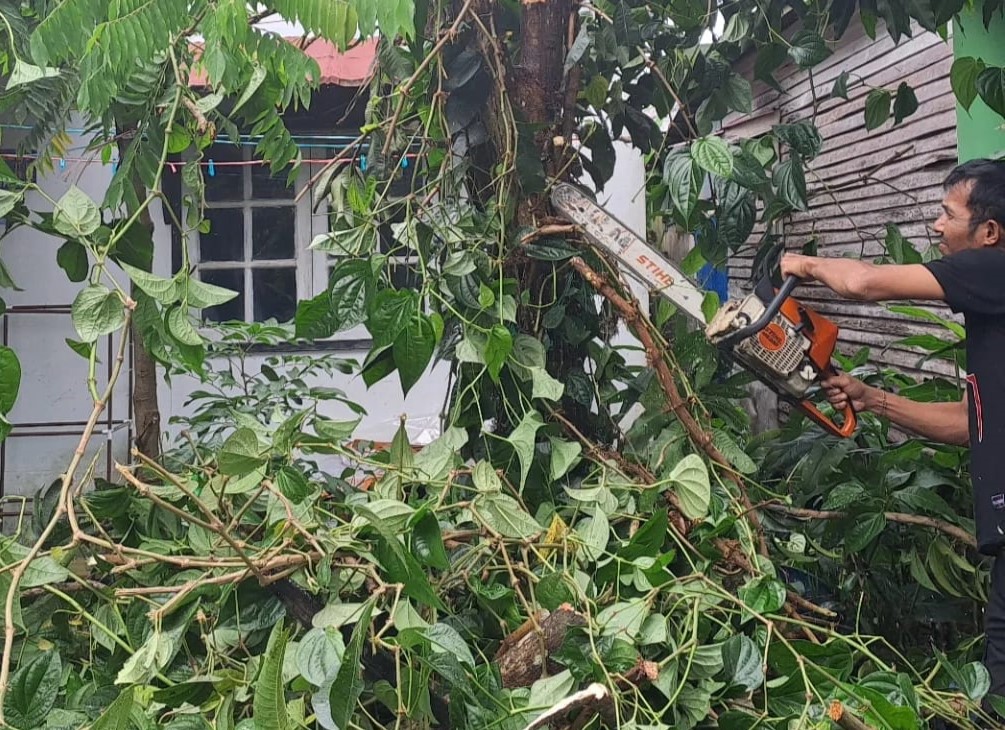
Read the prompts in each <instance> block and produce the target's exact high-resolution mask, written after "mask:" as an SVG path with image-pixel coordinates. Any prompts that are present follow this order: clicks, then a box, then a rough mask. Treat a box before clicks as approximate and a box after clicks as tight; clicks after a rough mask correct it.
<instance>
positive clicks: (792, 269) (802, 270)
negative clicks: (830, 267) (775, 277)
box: [781, 253, 816, 281]
mask: <svg viewBox="0 0 1005 730" xmlns="http://www.w3.org/2000/svg"><path fill="white" fill-rule="evenodd" d="M814 263H816V257H814V256H803V255H802V254H798V253H787V254H785V255H783V256H782V263H781V267H782V278H786V277H789V276H795V277H798V278H800V279H802V280H803V281H812V280H813V278H814V277H813V274H812V272H811V269H812V267H813V264H814Z"/></svg>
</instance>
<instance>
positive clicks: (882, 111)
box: [865, 89, 893, 131]
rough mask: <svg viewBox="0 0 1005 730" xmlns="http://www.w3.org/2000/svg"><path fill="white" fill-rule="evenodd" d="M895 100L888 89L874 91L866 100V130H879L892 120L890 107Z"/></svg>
mask: <svg viewBox="0 0 1005 730" xmlns="http://www.w3.org/2000/svg"><path fill="white" fill-rule="evenodd" d="M892 101H893V99H892V97H891V96H890V92H889V91H887V90H886V89H873V90H872V91H870V92H869V95H868V96H867V97H866V98H865V128H866V129H868V130H870V131H871V130H873V129H877V128H879V127H881V126H883V124H885V123H886V120H887V119H889V118H890V105H891V103H892Z"/></svg>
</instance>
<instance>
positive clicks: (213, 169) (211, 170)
mask: <svg viewBox="0 0 1005 730" xmlns="http://www.w3.org/2000/svg"><path fill="white" fill-rule="evenodd" d="M209 176H210V177H216V165H214V164H213V160H212V159H210V161H209Z"/></svg>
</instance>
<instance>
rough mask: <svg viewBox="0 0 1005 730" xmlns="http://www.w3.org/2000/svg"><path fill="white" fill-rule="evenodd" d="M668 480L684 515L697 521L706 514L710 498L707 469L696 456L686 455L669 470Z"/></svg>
mask: <svg viewBox="0 0 1005 730" xmlns="http://www.w3.org/2000/svg"><path fill="white" fill-rule="evenodd" d="M668 478H669V479H670V481H671V482H673V484H674V486H675V490H674V491H675V492H676V494H677V499H678V500H679V501H680V506H681V509H682V510H683V511H684V515H685V516H686V517H688V518H690V519H692V520H697V519H700V518H702V517H704V516H705V515H707V514H708V507H709V503H710V501H711V498H712V486H711V484H710V483H709V478H708V467H706V466H705V462H704V461H702V460H701V457H700V456H698V455H697V454H688V455H687V456H685V457H684V458H683V459H681V460H680V461H679V462H677V464H676V465H675V466H674V468H673V469H671V470H670V474H669V475H668Z"/></svg>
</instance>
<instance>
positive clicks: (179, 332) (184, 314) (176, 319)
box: [166, 307, 203, 346]
mask: <svg viewBox="0 0 1005 730" xmlns="http://www.w3.org/2000/svg"><path fill="white" fill-rule="evenodd" d="M166 322H167V328H168V331H169V332H170V333H171V334H172V335H174V336H175V337H176V338H177V340H178V341H179V342H181V343H182V344H183V345H192V346H198V345H201V344H202V342H203V341H202V335H200V334H199V332H198V331H197V330H196V328H195V327H194V326H193V325H192V320H190V319H189V316H188V310H187V309H185V308H184V307H173V308H172V309H171V310H170V311H168V313H167V318H166Z"/></svg>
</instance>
